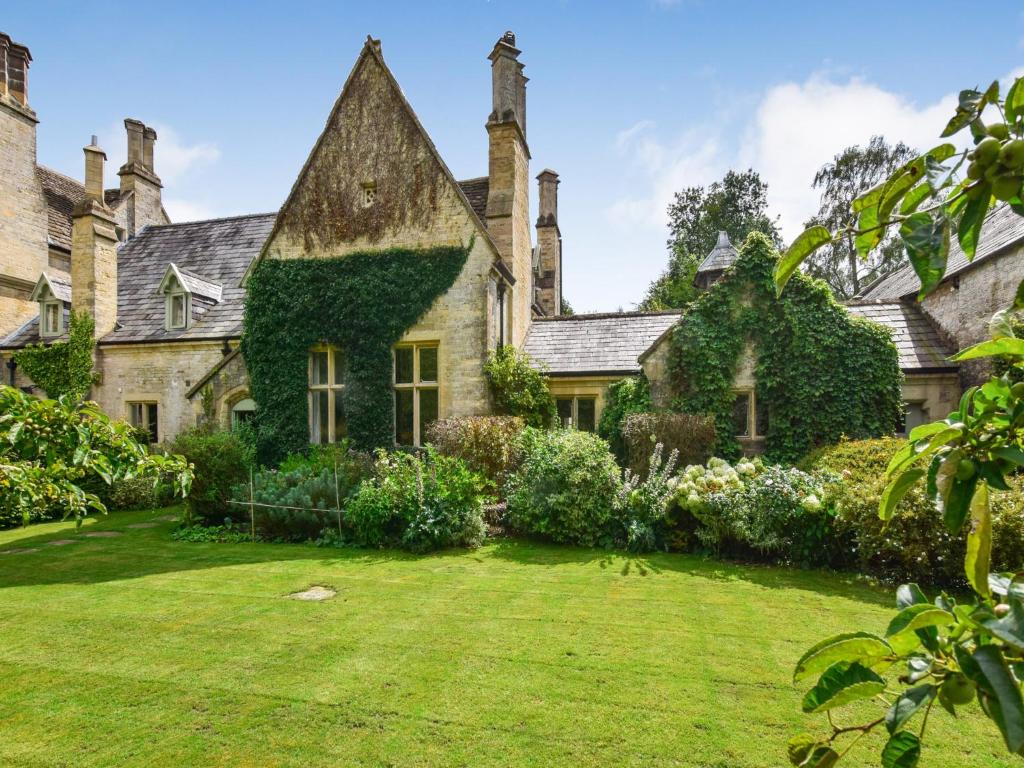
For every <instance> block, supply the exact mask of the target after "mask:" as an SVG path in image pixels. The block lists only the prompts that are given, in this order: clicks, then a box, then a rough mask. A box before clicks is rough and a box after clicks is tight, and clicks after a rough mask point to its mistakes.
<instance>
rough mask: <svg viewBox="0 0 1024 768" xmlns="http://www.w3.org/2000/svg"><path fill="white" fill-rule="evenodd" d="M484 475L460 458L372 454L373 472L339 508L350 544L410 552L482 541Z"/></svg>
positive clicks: (428, 452)
mask: <svg viewBox="0 0 1024 768" xmlns="http://www.w3.org/2000/svg"><path fill="white" fill-rule="evenodd" d="M484 482H485V481H484V479H483V478H482V477H481V476H480V475H478V474H476V473H475V472H472V471H471V470H470V469H469V468H468V467H467V466H466V464H465V462H463V461H462V460H461V459H456V458H452V457H449V456H441V455H440V454H438V453H437V452H436V451H434V450H433V449H432V448H428V449H427V450H425V451H423V452H422V453H402V452H394V453H386V452H384V451H381V452H379V453H378V454H377V460H376V462H375V464H374V475H373V477H371V478H369V479H367V480H366V481H364V482H363V484H362V485H361V486H360V487H359V490H358V492H357V493H356V494H355V496H354V498H353V499H352V501H351V502H350V503H349V504H348V506H347V507H346V508H345V511H344V520H345V524H346V525H347V526H348V532H349V535H350V536H351V538H352V540H353V542H354V543H356V544H358V545H360V546H366V547H382V546H397V547H401V548H402V549H408V550H410V551H412V552H428V551H432V550H436V549H444V548H446V547H476V546H479V545H480V544H481V543H483V539H484V536H485V534H486V528H485V526H484V520H483V508H484V499H485V496H484V493H483V490H484Z"/></svg>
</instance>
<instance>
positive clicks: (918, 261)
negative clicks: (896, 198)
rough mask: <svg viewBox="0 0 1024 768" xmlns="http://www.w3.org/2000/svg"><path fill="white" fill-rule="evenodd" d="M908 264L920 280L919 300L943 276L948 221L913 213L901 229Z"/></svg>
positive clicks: (935, 215)
mask: <svg viewBox="0 0 1024 768" xmlns="http://www.w3.org/2000/svg"><path fill="white" fill-rule="evenodd" d="M900 237H901V238H902V239H903V245H904V247H905V248H906V249H907V257H908V258H909V259H910V264H911V266H913V268H914V272H916V273H917V276H918V278H919V279H920V281H921V292H920V294H919V296H920V298H923V297H924V296H926V295H927V294H929V293H931V292H932V291H933V290H934V289H935V288H936V286H938V284H939V283H940V282H941V281H942V277H943V275H944V274H945V273H946V259H947V258H948V257H949V219H947V218H946V217H945V216H944V215H942V214H941V213H935V214H928V213H914V214H911V215H910V216H909V217H908V218H907V220H906V221H905V222H904V223H903V225H902V226H901V227H900Z"/></svg>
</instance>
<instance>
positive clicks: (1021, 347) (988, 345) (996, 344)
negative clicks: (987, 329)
mask: <svg viewBox="0 0 1024 768" xmlns="http://www.w3.org/2000/svg"><path fill="white" fill-rule="evenodd" d="M995 355H1009V356H1011V357H1024V339H1017V338H1012V337H1010V336H1003V337H1002V338H999V339H989V340H988V341H983V342H981V343H980V344H975V345H974V346H973V347H968V348H967V349H965V350H963V351H962V352H958V353H957V354H955V355H953V357H952V358H950V359H952V360H955V361H957V362H961V361H963V360H975V359H977V358H979V357H993V356H995Z"/></svg>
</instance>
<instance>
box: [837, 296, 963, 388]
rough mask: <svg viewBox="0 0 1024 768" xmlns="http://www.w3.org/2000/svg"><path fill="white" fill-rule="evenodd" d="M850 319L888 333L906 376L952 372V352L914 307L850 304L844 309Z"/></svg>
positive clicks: (885, 304) (895, 303) (900, 303)
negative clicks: (867, 322)
mask: <svg viewBox="0 0 1024 768" xmlns="http://www.w3.org/2000/svg"><path fill="white" fill-rule="evenodd" d="M846 308H847V310H849V312H850V314H851V315H855V316H857V317H863V318H866V319H868V320H872V321H874V322H876V323H878V324H879V325H884V326H885V327H886V328H888V329H889V330H891V331H892V340H893V343H894V344H895V345H896V350H897V351H898V352H899V356H900V368H902V369H903V371H904V372H906V373H924V372H937V371H955V370H956V369H957V366H956V363H951V362H949V360H948V358H949V356H950V355H952V354H954V352H955V350H953V349H951V348H950V347H949V346H947V345H946V344H945V343H944V342H943V341H942V338H941V337H940V336H939V334H938V331H936V330H935V326H933V325H932V324H931V322H930V321H929V320H928V318H927V317H925V315H924V312H922V311H921V308H920V307H919V306H917V304H913V303H910V302H899V301H895V302H867V301H863V302H854V303H850V304H847V305H846Z"/></svg>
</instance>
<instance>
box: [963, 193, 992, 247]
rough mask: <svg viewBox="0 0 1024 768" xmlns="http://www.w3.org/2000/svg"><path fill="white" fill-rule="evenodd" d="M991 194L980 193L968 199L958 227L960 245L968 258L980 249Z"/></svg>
mask: <svg viewBox="0 0 1024 768" xmlns="http://www.w3.org/2000/svg"><path fill="white" fill-rule="evenodd" d="M989 199H990V195H986V194H980V195H978V196H977V197H973V198H971V199H969V200H968V201H967V207H966V208H964V215H963V216H962V217H961V218H960V223H959V224H957V227H956V237H957V240H959V241H960V247H961V248H963V249H964V253H965V254H966V255H967V260H968V261H971V260H973V259H974V254H975V252H976V251H977V250H978V240H980V239H981V225H982V224H983V223H984V221H985V214H986V213H988V204H989Z"/></svg>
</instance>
